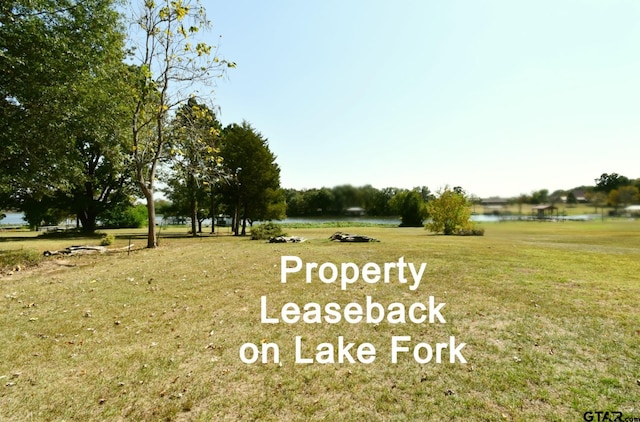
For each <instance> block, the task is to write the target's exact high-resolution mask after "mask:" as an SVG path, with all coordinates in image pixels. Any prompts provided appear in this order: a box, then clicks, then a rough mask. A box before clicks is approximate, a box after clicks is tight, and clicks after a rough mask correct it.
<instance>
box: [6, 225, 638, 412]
mask: <svg viewBox="0 0 640 422" xmlns="http://www.w3.org/2000/svg"><path fill="white" fill-rule="evenodd" d="M484 228H485V229H486V232H485V236H483V237H452V236H439V235H432V234H430V233H428V232H427V231H425V230H423V229H419V228H403V229H401V228H392V227H357V228H352V229H349V228H340V229H339V230H341V231H349V232H354V233H358V234H364V235H368V236H372V237H375V238H378V239H379V240H380V242H379V243H336V242H330V241H329V240H328V239H327V238H328V237H329V236H330V235H331V234H332V233H334V232H335V231H337V229H336V228H331V227H323V228H300V229H289V228H288V229H287V231H288V234H289V235H295V236H303V237H305V238H307V239H308V241H307V242H305V243H297V244H268V243H264V242H260V241H251V240H249V239H248V237H246V238H237V237H233V236H229V235H226V234H225V235H220V236H205V237H202V238H196V239H192V238H184V237H180V236H178V235H179V234H180V233H179V232H178V231H177V230H173V231H172V230H169V231H166V232H163V233H162V236H163V237H162V238H161V244H160V247H159V248H158V249H156V250H146V249H138V250H136V251H134V252H132V253H131V254H127V253H126V252H122V251H120V252H114V253H105V254H101V255H86V256H53V257H50V258H46V259H41V260H39V262H38V263H37V265H36V266H35V267H33V266H32V267H27V268H24V267H21V268H20V269H19V271H15V269H14V271H9V270H10V269H11V268H9V266H12V265H13V264H10V265H9V266H6V268H5V271H4V273H3V275H2V276H0V307H1V308H0V309H2V311H1V312H0V339H1V340H0V420H16V421H24V420H78V421H80V420H81V421H90V420H95V421H102V420H145V421H158V420H176V421H187V420H202V421H209V420H232V421H235V420H315V419H327V420H349V421H350V420H357V421H360V420H372V421H373V420H457V419H464V420H478V421H487V420H514V421H530V420H545V421H553V420H563V421H564V420H584V419H583V414H584V413H585V412H587V411H593V412H595V411H610V412H614V411H618V412H622V413H623V414H624V417H625V418H626V417H636V418H640V354H639V350H640V305H639V304H640V222H638V221H625V220H619V221H605V222H600V221H595V222H565V223H535V222H508V223H493V224H485V225H484ZM114 233H115V234H116V235H117V236H118V238H117V240H116V242H115V243H114V244H113V245H112V246H111V247H114V248H120V247H124V246H126V245H127V244H128V242H129V237H134V239H133V240H132V242H133V243H134V244H136V246H137V247H142V246H143V245H144V244H145V243H144V240H142V239H138V238H135V237H136V236H139V234H140V232H131V233H130V232H114ZM0 236H3V237H0V257H3V256H4V257H5V258H6V257H10V256H11V257H14V258H15V256H16V254H17V255H18V256H25V257H27V258H28V259H29V260H32V258H33V256H35V255H40V254H41V253H42V251H44V250H54V249H61V248H64V247H66V246H70V245H74V244H94V245H95V244H98V242H99V239H96V238H91V239H46V240H45V239H37V238H35V237H34V235H33V234H30V233H8V234H0ZM34 251H35V252H34ZM282 256H297V257H299V258H300V259H301V260H302V261H303V262H304V263H309V262H316V263H319V264H322V263H327V262H328V263H334V264H336V265H337V266H338V268H340V264H341V263H348V262H352V263H355V264H356V265H358V266H363V265H364V264H366V263H369V262H372V263H377V264H381V265H382V264H383V263H386V262H397V261H398V259H399V258H400V257H404V260H405V262H407V263H414V264H415V265H416V267H418V266H419V265H420V264H421V263H426V264H427V266H426V270H425V271H424V274H423V276H422V279H421V282H420V284H419V287H418V288H417V289H416V290H411V289H410V288H409V284H410V283H406V284H401V283H399V282H398V275H397V271H396V270H391V273H390V274H391V277H390V281H391V282H390V283H388V284H384V283H376V284H368V283H365V282H364V281H363V280H362V279H360V280H358V281H356V282H355V283H353V284H351V285H349V286H347V288H346V290H342V289H341V287H340V284H339V282H336V283H332V284H327V283H323V282H321V281H320V280H319V279H318V277H317V272H314V274H313V279H312V282H311V283H305V280H304V274H302V273H296V274H291V275H289V276H288V282H287V283H286V284H282V283H281V282H280V275H281V268H280V267H281V265H280V264H281V257H282ZM14 258H13V259H14ZM7 259H8V258H7ZM6 262H11V261H6ZM29 262H33V261H29ZM10 273H12V274H10ZM327 274H328V272H327ZM408 274H409V273H408ZM263 296H264V297H266V301H267V305H266V312H267V313H268V316H269V317H277V318H280V309H281V308H282V306H283V305H284V304H285V303H287V302H295V303H297V304H299V305H300V307H303V306H304V305H305V304H307V303H309V302H317V303H319V304H320V305H321V306H322V307H324V305H325V304H327V303H330V302H335V303H337V304H339V305H340V306H341V307H344V306H345V305H347V304H348V303H351V302H356V303H360V304H362V305H364V304H365V298H366V296H370V297H371V299H372V300H373V301H375V302H378V303H380V304H382V305H383V306H384V307H387V305H389V304H391V303H394V302H399V303H402V304H404V305H406V306H407V307H409V306H410V305H412V304H414V303H419V302H421V303H425V304H427V307H428V302H429V297H430V296H433V297H434V300H435V303H436V304H438V303H445V304H446V305H444V307H442V308H441V309H440V313H441V315H442V317H443V319H444V320H446V322H445V323H442V322H439V321H438V320H437V318H436V320H435V321H434V322H433V323H429V321H428V320H427V321H426V322H424V323H413V322H407V323H404V324H402V323H397V324H392V323H390V322H388V321H387V320H384V321H382V322H380V323H366V322H360V323H354V324H352V323H348V322H346V321H344V320H343V321H342V322H340V323H337V324H330V323H327V322H322V323H318V324H309V323H305V322H298V323H293V324H288V323H285V322H282V321H281V322H280V323H277V324H265V323H261V297H263ZM298 336H300V339H301V344H302V346H301V350H300V351H299V352H298V353H299V354H301V355H302V357H303V358H315V352H316V346H318V345H320V344H321V343H331V344H332V345H334V346H336V347H337V344H338V337H340V336H343V338H344V341H345V342H346V343H348V342H353V343H355V346H353V348H352V349H351V351H352V353H351V354H352V356H354V358H355V356H356V354H357V353H356V351H355V350H356V349H357V347H358V346H359V345H360V344H362V343H370V344H371V345H373V346H374V347H375V349H376V353H375V360H374V361H373V362H372V363H368V364H367V363H360V362H357V361H356V363H319V362H315V363H312V364H304V363H296V353H297V352H296V347H295V344H296V342H295V340H296V337H298ZM394 336H410V337H411V341H410V342H407V343H405V344H404V345H407V346H411V348H412V347H413V346H414V345H415V344H418V343H427V344H429V345H431V346H432V347H433V352H434V356H433V359H432V360H431V361H430V362H428V363H422V364H421V363H418V362H417V361H416V359H415V358H414V356H413V353H412V351H411V350H410V351H409V352H408V353H400V354H399V355H398V358H397V363H392V362H391V358H392V352H391V342H392V338H393V337H394ZM451 337H455V341H456V343H457V344H461V343H465V344H466V345H465V346H464V347H463V349H461V353H462V355H463V356H464V358H465V359H466V361H467V363H462V362H460V361H459V360H456V361H454V363H450V362H449V349H444V351H443V352H442V357H443V358H442V363H436V362H435V360H436V357H435V353H436V343H447V344H449V341H450V338H451ZM248 342H250V343H254V344H256V345H257V346H258V347H262V344H277V345H278V346H279V357H280V361H279V363H273V362H271V363H266V364H263V363H261V361H260V360H259V361H258V362H257V363H254V364H245V363H243V362H242V361H241V359H240V355H239V350H240V348H241V346H242V345H243V344H245V343H248ZM321 347H325V349H326V348H327V346H321ZM426 354H427V352H426V346H424V345H423V348H422V351H421V354H420V355H419V357H420V358H425V359H426ZM266 356H267V358H269V359H273V353H267V354H266ZM327 356H328V354H325V355H324V357H325V358H327ZM260 359H262V355H261V356H260ZM596 417H597V416H596V415H595V414H594V419H593V420H597V419H596ZM612 419H613V417H612Z"/></svg>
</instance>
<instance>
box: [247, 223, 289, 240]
mask: <svg viewBox="0 0 640 422" xmlns="http://www.w3.org/2000/svg"><path fill="white" fill-rule="evenodd" d="M286 235H287V234H286V233H285V232H284V231H282V226H281V225H280V224H276V223H273V222H271V221H270V222H268V223H264V224H260V225H259V226H256V227H252V228H251V240H267V239H270V238H272V237H277V236H286Z"/></svg>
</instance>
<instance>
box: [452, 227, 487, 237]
mask: <svg viewBox="0 0 640 422" xmlns="http://www.w3.org/2000/svg"><path fill="white" fill-rule="evenodd" d="M456 234H457V235H458V236H484V229H480V228H476V227H469V228H466V229H460V230H458V232H457V233H456Z"/></svg>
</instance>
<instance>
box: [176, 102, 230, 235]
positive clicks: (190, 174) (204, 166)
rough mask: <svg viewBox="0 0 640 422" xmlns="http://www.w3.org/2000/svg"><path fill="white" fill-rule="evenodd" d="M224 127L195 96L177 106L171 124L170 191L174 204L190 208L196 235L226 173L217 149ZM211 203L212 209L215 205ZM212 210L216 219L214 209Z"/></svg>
mask: <svg viewBox="0 0 640 422" xmlns="http://www.w3.org/2000/svg"><path fill="white" fill-rule="evenodd" d="M221 129H222V126H221V125H220V123H219V122H218V120H217V119H216V117H215V114H214V113H213V111H212V110H211V109H210V108H209V107H207V106H206V105H204V104H198V102H197V100H196V99H195V98H191V99H189V101H188V102H187V103H186V104H184V105H182V106H181V107H180V108H179V109H178V112H177V113H176V116H175V118H174V119H173V121H172V124H171V132H170V133H169V138H170V140H169V144H170V146H171V154H172V155H173V157H174V159H173V165H172V177H171V178H170V180H169V186H170V187H171V189H170V190H169V192H168V193H169V198H170V199H171V200H172V201H173V203H174V204H177V205H182V206H183V207H184V208H185V209H186V210H187V213H186V215H189V216H190V217H191V233H192V235H193V236H196V233H197V232H198V233H199V232H202V226H201V222H202V220H203V219H204V218H205V215H206V214H207V211H205V209H204V208H202V209H201V207H202V205H203V204H205V202H206V200H207V199H209V200H212V199H213V198H214V195H210V194H209V193H210V190H211V188H212V187H213V186H214V185H215V183H216V182H218V180H219V179H220V178H221V177H222V176H223V168H222V157H221V156H220V155H219V151H220V150H219V149H218V143H219V137H220V132H221ZM210 205H211V208H210V209H212V208H213V207H215V205H214V204H210ZM210 214H211V215H210V217H211V218H212V219H213V218H214V217H215V216H214V215H213V212H210ZM196 223H199V224H198V227H197V228H196Z"/></svg>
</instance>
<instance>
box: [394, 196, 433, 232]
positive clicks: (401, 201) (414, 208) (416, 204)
mask: <svg viewBox="0 0 640 422" xmlns="http://www.w3.org/2000/svg"><path fill="white" fill-rule="evenodd" d="M389 205H390V207H391V209H393V210H394V211H395V212H396V213H397V214H398V215H400V221H401V222H400V226H401V227H421V226H422V221H423V220H424V219H425V218H426V217H427V215H428V213H427V205H426V202H425V200H424V197H423V195H422V191H421V190H418V188H416V189H414V190H402V191H400V192H398V193H396V194H395V196H394V197H393V198H391V200H390V202H389Z"/></svg>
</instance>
